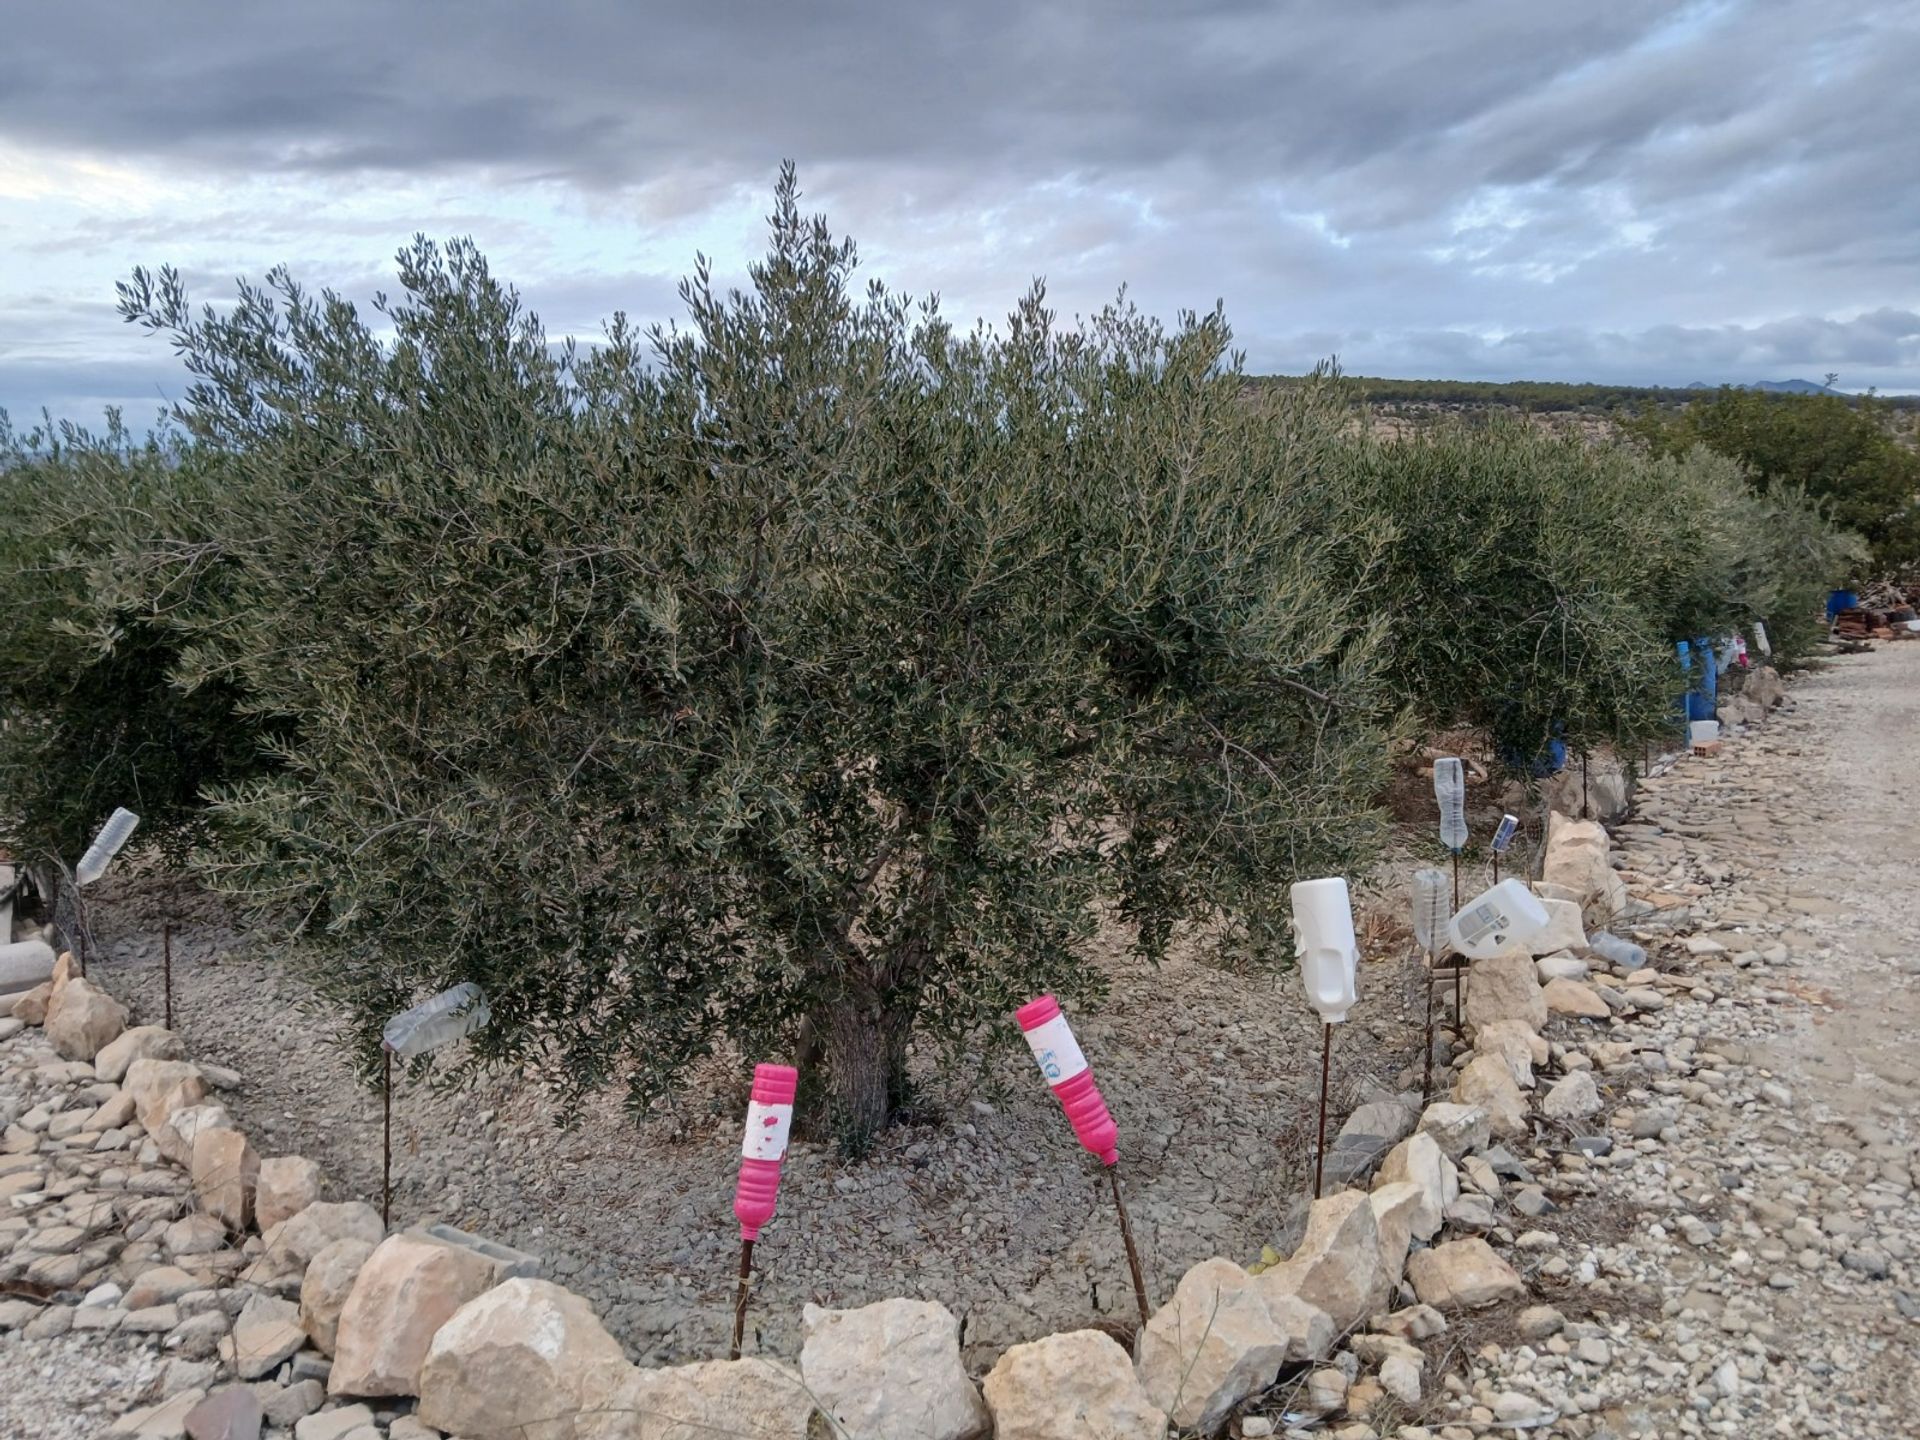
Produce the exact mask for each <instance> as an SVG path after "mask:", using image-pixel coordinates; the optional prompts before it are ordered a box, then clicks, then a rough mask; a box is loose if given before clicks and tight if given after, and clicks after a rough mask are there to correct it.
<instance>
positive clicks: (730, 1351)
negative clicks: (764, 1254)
mask: <svg viewBox="0 0 1920 1440" xmlns="http://www.w3.org/2000/svg"><path fill="white" fill-rule="evenodd" d="M752 1278H753V1242H752V1241H751V1240H742V1241H741V1242H740V1279H739V1281H738V1282H737V1283H736V1284H735V1285H734V1289H733V1343H732V1344H730V1345H729V1346H727V1358H728V1359H729V1360H738V1359H739V1358H740V1342H741V1341H742V1340H744V1339H745V1338H746V1335H747V1290H748V1286H749V1284H750V1283H751V1281H752Z"/></svg>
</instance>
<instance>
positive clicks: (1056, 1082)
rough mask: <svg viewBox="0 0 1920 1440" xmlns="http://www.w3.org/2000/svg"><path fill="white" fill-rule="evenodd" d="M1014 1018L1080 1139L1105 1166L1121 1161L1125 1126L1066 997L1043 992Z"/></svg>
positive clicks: (1021, 1008)
mask: <svg viewBox="0 0 1920 1440" xmlns="http://www.w3.org/2000/svg"><path fill="white" fill-rule="evenodd" d="M1013 1018H1014V1019H1015V1020H1017V1021H1019V1022H1020V1033H1021V1034H1022V1035H1023V1036H1025V1037H1026V1041H1027V1048H1028V1049H1029V1050H1031V1051H1033V1059H1034V1063H1035V1064H1037V1065H1038V1066H1039V1067H1040V1073H1041V1074H1042V1075H1044V1076H1045V1077H1046V1080H1047V1084H1048V1085H1049V1086H1050V1087H1051V1088H1052V1090H1053V1093H1054V1096H1055V1097H1056V1098H1057V1099H1058V1100H1059V1101H1060V1106H1061V1108H1062V1109H1063V1110H1065V1111H1066V1112H1067V1119H1068V1120H1069V1121H1071V1122H1072V1124H1073V1133H1074V1134H1075V1135H1076V1136H1078V1137H1079V1140H1080V1143H1081V1144H1082V1145H1084V1146H1085V1147H1086V1148H1087V1149H1088V1150H1090V1151H1091V1152H1092V1153H1093V1154H1095V1155H1098V1156H1099V1157H1100V1163H1101V1164H1102V1165H1114V1164H1118V1163H1119V1160H1120V1143H1119V1142H1120V1127H1119V1126H1118V1125H1116V1124H1114V1123H1113V1116H1112V1115H1110V1114H1108V1113H1107V1102H1106V1101H1105V1100H1104V1099H1102V1098H1101V1095H1100V1087H1099V1086H1097V1085H1095V1084H1094V1083H1093V1068H1092V1067H1091V1066H1090V1065H1088V1064H1087V1057H1086V1056H1085V1055H1083V1054H1081V1053H1080V1045H1079V1042H1077V1041H1076V1040H1075V1039H1074V1038H1073V1029H1072V1027H1071V1026H1069V1025H1068V1024H1067V1017H1066V1016H1065V1015H1063V1014H1061V1013H1060V1002H1059V1001H1058V1000H1055V999H1054V998H1053V996H1051V995H1042V996H1039V997H1038V998H1036V999H1033V1000H1029V1001H1028V1002H1027V1003H1026V1004H1024V1005H1022V1006H1021V1007H1020V1008H1019V1009H1018V1010H1016V1011H1014V1012H1013Z"/></svg>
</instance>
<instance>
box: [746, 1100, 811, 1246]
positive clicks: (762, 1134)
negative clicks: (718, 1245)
mask: <svg viewBox="0 0 1920 1440" xmlns="http://www.w3.org/2000/svg"><path fill="white" fill-rule="evenodd" d="M799 1085H800V1072H799V1071H798V1070H796V1069H794V1068H793V1066H791V1065H756V1066H754V1067H753V1093H752V1095H751V1097H750V1098H749V1099H748V1101H747V1130H746V1136H745V1138H744V1139H743V1140H742V1141H741V1142H740V1180H739V1183H738V1184H737V1185H735V1186H734V1191H733V1214H734V1218H735V1219H736V1220H738V1221H739V1222H740V1238H741V1239H742V1240H758V1239H759V1238H760V1230H761V1227H762V1226H764V1225H765V1224H766V1223H767V1222H768V1221H770V1220H771V1219H773V1209H774V1204H775V1202H776V1201H777V1200H778V1198H779V1195H780V1162H781V1161H782V1160H784V1159H786V1155H787V1137H788V1135H789V1133H790V1132H791V1131H792V1129H793V1097H794V1092H795V1091H796V1090H798V1088H799Z"/></svg>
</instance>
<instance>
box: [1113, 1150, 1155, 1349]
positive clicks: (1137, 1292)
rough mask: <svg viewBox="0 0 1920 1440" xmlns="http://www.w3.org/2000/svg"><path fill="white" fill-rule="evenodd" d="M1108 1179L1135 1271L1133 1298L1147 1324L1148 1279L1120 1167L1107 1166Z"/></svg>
mask: <svg viewBox="0 0 1920 1440" xmlns="http://www.w3.org/2000/svg"><path fill="white" fill-rule="evenodd" d="M1107 1181H1108V1183H1109V1184H1111V1185H1112V1186H1113V1208H1114V1209H1115V1210H1117V1211H1118V1212H1119V1214H1120V1241H1121V1243H1122V1244H1123V1245H1125V1246H1126V1247H1127V1269H1129V1270H1131V1271H1132V1272H1133V1299H1134V1303H1135V1304H1137V1305H1138V1306H1139V1307H1140V1323H1141V1324H1142V1325H1145V1324H1146V1323H1147V1318H1148V1316H1149V1314H1150V1313H1151V1312H1150V1311H1149V1310H1148V1308H1147V1280H1146V1276H1145V1275H1143V1274H1142V1273H1141V1271H1140V1251H1139V1250H1138V1249H1137V1248H1135V1246H1134V1243H1133V1222H1132V1221H1131V1220H1129V1219H1128V1218H1127V1202H1126V1200H1125V1199H1123V1198H1122V1197H1121V1194H1120V1167H1119V1165H1117V1164H1115V1165H1109V1166H1107Z"/></svg>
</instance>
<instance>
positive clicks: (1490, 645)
mask: <svg viewBox="0 0 1920 1440" xmlns="http://www.w3.org/2000/svg"><path fill="white" fill-rule="evenodd" d="M1347 472H1348V486H1349V504H1350V505H1351V507H1352V508H1353V510H1354V512H1356V513H1357V514H1361V515H1372V516H1375V517H1377V518H1378V520H1379V521H1380V523H1381V524H1382V525H1383V526H1384V527H1385V531H1384V533H1385V535H1386V539H1385V542H1384V544H1383V545H1381V546H1380V548H1379V549H1378V551H1377V554H1376V558H1375V561H1374V565H1373V569H1372V570H1371V572H1370V573H1369V575H1368V596H1369V599H1370V600H1371V602H1372V603H1374V604H1376V605H1378V606H1380V607H1381V608H1382V611H1383V612H1384V613H1385V614H1386V615H1388V616H1389V617H1390V620H1391V634H1392V643H1391V650H1392V660H1391V665H1390V673H1391V679H1392V686H1393V690H1394V693H1395V695H1396V697H1397V698H1398V699H1399V700H1400V701H1401V702H1402V703H1403V704H1405V705H1407V706H1409V707H1410V708H1411V709H1412V710H1413V712H1414V713H1415V714H1416V715H1417V716H1418V717H1419V719H1420V720H1421V722H1422V723H1423V724H1424V725H1426V726H1427V727H1429V728H1431V729H1444V728H1447V727H1450V726H1453V725H1456V724H1461V723H1465V724H1468V725H1472V726H1475V727H1477V728H1479V729H1481V730H1483V731H1484V732H1486V733H1487V734H1488V735H1489V736H1490V737H1491V738H1492V739H1493V740H1494V742H1495V745H1496V749H1497V750H1498V752H1499V753H1501V754H1502V755H1504V756H1505V757H1506V758H1507V759H1508V761H1509V762H1511V763H1514V764H1524V763H1529V762H1531V761H1532V760H1533V758H1534V757H1536V756H1538V755H1539V754H1540V753H1541V752H1542V751H1543V750H1544V749H1545V748H1546V745H1547V743H1548V741H1549V740H1550V739H1554V738H1560V739H1564V740H1566V741H1567V742H1568V743H1569V744H1571V745H1573V746H1574V747H1575V748H1580V747H1587V746H1592V745H1596V744H1600V743H1602V742H1607V741H1613V742H1623V741H1634V740H1638V739H1640V738H1642V737H1646V736H1651V735H1653V734H1656V733H1658V732H1660V731H1662V730H1665V729H1667V728H1670V726H1671V724H1672V723H1673V717H1674V708H1673V707H1674V700H1675V694H1676V692H1677V690H1678V689H1679V686H1680V681H1679V676H1678V674H1677V671H1676V669H1675V664H1674V654H1673V646H1672V642H1673V641H1674V640H1676V639H1681V638H1691V637H1693V636H1696V635H1702V634H1706V635H1715V636H1718V635H1723V634H1725V633H1727V632H1728V631H1729V630H1730V629H1733V628H1735V627H1737V626H1746V625H1749V624H1750V623H1751V622H1752V621H1753V620H1754V619H1756V618H1762V619H1765V620H1767V621H1768V624H1769V628H1770V633H1771V634H1772V636H1773V637H1774V639H1775V641H1776V646H1777V648H1780V649H1781V650H1783V652H1785V653H1786V654H1788V655H1791V654H1794V653H1798V652H1799V651H1801V650H1803V649H1804V648H1805V647H1806V646H1807V645H1809V644H1810V643H1812V640H1813V638H1814V637H1815V635H1816V634H1817V630H1816V629H1815V617H1816V616H1817V614H1818V600H1817V596H1818V593H1819V592H1820V590H1821V588H1822V587H1823V586H1824V585H1825V584H1827V583H1828V582H1829V581H1830V580H1831V579H1832V578H1833V577H1834V576H1835V575H1836V574H1839V573H1843V570H1844V566H1845V565H1846V563H1847V562H1848V559H1849V558H1850V557H1851V556H1852V555H1853V553H1854V551H1853V549H1852V548H1851V542H1850V541H1848V540H1847V539H1846V538H1845V537H1843V536H1841V535H1840V534H1839V533H1838V532H1836V531H1834V530H1833V528H1832V527H1831V526H1829V525H1827V524H1826V523H1825V522H1824V520H1822V519H1821V518H1820V516H1819V514H1818V513H1817V511H1816V510H1815V509H1814V507H1812V506H1811V505H1810V504H1809V503H1808V502H1807V500H1806V499H1805V497H1804V496H1802V495H1800V494H1799V493H1797V492H1796V491H1794V490H1793V489H1791V488H1790V487H1786V486H1780V487H1776V488H1775V489H1773V490H1771V491H1768V492H1766V493H1764V494H1756V493H1754V492H1753V491H1752V490H1751V489H1750V488H1749V487H1748V486H1747V485H1746V484H1745V483H1744V480H1743V476H1742V472H1741V470H1740V468H1739V467H1738V466H1737V465H1736V464H1734V463H1733V462H1732V461H1729V460H1727V459H1725V458H1723V457H1720V456H1717V455H1713V454H1710V453H1708V452H1707V451H1705V450H1701V449H1696V450H1693V451H1690V452H1688V453H1686V454H1685V455H1683V456H1680V457H1657V458H1656V457H1649V456H1648V455H1646V454H1645V453H1644V452H1643V451H1641V450H1640V449H1639V448H1638V447H1634V446H1629V445H1623V444H1595V443H1592V442H1589V441H1587V440H1584V439H1582V438H1580V437H1578V436H1576V435H1573V434H1570V433H1567V432H1563V431H1554V430H1547V429H1543V428H1541V427H1539V426H1536V425H1532V424H1528V423H1526V422H1524V421H1517V420H1511V419H1496V420H1494V421H1493V422H1492V423H1483V424H1475V423H1459V422H1454V423H1447V424H1442V425H1438V426H1434V427H1427V428H1423V429H1421V430H1418V431H1414V432H1412V433H1409V434H1406V435H1380V434H1374V433H1372V432H1370V431H1362V432H1361V433H1359V434H1357V435H1356V436H1355V437H1354V438H1353V439H1352V440H1351V442H1350V443H1349V446H1348V460H1347ZM1357 564H1358V562H1356V565H1357Z"/></svg>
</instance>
